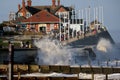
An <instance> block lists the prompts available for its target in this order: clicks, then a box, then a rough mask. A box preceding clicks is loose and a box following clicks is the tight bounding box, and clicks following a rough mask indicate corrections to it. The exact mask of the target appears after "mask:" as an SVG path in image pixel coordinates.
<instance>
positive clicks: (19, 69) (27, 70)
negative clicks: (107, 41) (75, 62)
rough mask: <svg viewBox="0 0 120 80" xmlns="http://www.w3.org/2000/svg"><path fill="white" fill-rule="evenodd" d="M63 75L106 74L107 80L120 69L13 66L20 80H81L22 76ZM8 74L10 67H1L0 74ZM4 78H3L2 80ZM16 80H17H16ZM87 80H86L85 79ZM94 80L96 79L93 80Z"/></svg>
mask: <svg viewBox="0 0 120 80" xmlns="http://www.w3.org/2000/svg"><path fill="white" fill-rule="evenodd" d="M53 72H56V73H63V74H79V73H87V74H91V75H92V76H94V74H105V75H106V79H107V78H108V77H107V75H108V74H113V73H120V68H115V67H92V66H89V67H85V66H83V67H82V66H69V65H21V64H14V66H13V74H14V75H17V77H16V78H17V79H18V77H21V79H20V80H26V79H27V78H30V80H48V78H49V80H79V76H78V77H71V79H69V78H70V77H67V78H65V77H59V76H58V77H57V78H56V77H51V76H47V77H45V76H36V77H35V76H27V77H26V76H21V75H23V74H32V73H43V74H47V73H53ZM7 73H8V65H3V64H1V65H0V74H1V75H7ZM3 78H4V77H1V79H2V80H5V79H3ZM15 80H16V79H15ZM85 80H86V79H85ZM92 80H94V77H93V78H92Z"/></svg>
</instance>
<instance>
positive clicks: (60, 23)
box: [59, 12, 61, 41]
mask: <svg viewBox="0 0 120 80" xmlns="http://www.w3.org/2000/svg"><path fill="white" fill-rule="evenodd" d="M59 31H60V32H59V34H60V35H59V38H60V41H61V15H60V12H59Z"/></svg>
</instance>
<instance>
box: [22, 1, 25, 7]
mask: <svg viewBox="0 0 120 80" xmlns="http://www.w3.org/2000/svg"><path fill="white" fill-rule="evenodd" d="M22 8H25V0H22Z"/></svg>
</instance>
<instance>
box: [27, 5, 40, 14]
mask: <svg viewBox="0 0 120 80" xmlns="http://www.w3.org/2000/svg"><path fill="white" fill-rule="evenodd" d="M25 8H26V9H27V10H28V11H29V12H30V13H31V14H35V13H37V12H39V11H40V10H39V9H37V8H34V7H30V6H26V7H25Z"/></svg>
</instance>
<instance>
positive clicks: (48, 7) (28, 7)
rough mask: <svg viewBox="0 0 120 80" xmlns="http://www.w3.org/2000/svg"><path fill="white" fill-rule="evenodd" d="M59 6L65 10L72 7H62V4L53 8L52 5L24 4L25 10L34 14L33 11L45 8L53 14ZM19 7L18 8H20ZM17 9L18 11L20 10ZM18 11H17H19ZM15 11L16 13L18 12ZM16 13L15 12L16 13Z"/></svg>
mask: <svg viewBox="0 0 120 80" xmlns="http://www.w3.org/2000/svg"><path fill="white" fill-rule="evenodd" d="M61 7H63V8H64V9H65V10H66V11H70V10H71V9H72V8H71V7H64V6H62V5H61V6H56V7H55V8H54V9H53V8H52V6H26V7H25V8H26V10H27V11H28V12H30V13H31V14H32V15H34V14H35V13H37V12H39V11H41V10H47V11H48V12H50V13H52V14H55V13H56V11H58V10H59V9H60V8H61ZM21 9H22V8H21ZM21 9H20V10H21ZM20 10H19V11H20ZM19 11H18V12H19ZM18 12H17V13H18ZM17 13H16V14H17Z"/></svg>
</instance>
